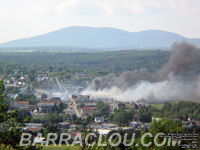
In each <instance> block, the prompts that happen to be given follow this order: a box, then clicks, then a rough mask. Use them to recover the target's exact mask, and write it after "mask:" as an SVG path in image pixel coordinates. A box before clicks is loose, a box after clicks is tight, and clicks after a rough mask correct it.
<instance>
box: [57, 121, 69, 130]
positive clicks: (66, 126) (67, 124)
mask: <svg viewBox="0 0 200 150" xmlns="http://www.w3.org/2000/svg"><path fill="white" fill-rule="evenodd" d="M58 126H59V127H60V128H62V129H69V127H70V123H69V122H61V123H59V124H58Z"/></svg>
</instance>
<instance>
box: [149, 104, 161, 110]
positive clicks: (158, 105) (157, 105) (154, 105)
mask: <svg viewBox="0 0 200 150" xmlns="http://www.w3.org/2000/svg"><path fill="white" fill-rule="evenodd" d="M151 107H154V108H157V109H162V107H163V104H151Z"/></svg>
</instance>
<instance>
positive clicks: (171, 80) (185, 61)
mask: <svg viewBox="0 0 200 150" xmlns="http://www.w3.org/2000/svg"><path fill="white" fill-rule="evenodd" d="M83 94H89V95H91V96H92V97H94V98H114V99H117V100H124V101H126V100H128V101H129V100H136V99H145V100H146V101H148V102H150V103H151V102H163V101H175V100H192V101H200V49H199V48H197V47H195V46H194V45H192V44H189V43H186V42H182V43H175V44H173V45H172V53H171V56H170V58H169V61H168V62H167V63H166V64H164V66H163V67H162V68H161V69H159V70H158V71H157V72H155V73H150V72H148V71H147V69H139V70H135V71H132V72H131V71H127V72H124V73H122V74H121V75H120V76H115V75H114V74H109V75H107V76H104V77H98V78H95V79H94V80H93V81H92V82H91V84H90V85H89V86H88V88H87V89H86V90H85V91H84V92H83Z"/></svg>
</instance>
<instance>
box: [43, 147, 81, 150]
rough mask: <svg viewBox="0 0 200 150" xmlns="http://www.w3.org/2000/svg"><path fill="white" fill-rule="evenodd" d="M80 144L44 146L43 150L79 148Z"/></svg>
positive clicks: (72, 149) (71, 149) (76, 149)
mask: <svg viewBox="0 0 200 150" xmlns="http://www.w3.org/2000/svg"><path fill="white" fill-rule="evenodd" d="M79 149H80V148H79V146H44V147H43V150H79Z"/></svg>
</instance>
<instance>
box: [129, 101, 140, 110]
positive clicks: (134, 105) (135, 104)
mask: <svg viewBox="0 0 200 150" xmlns="http://www.w3.org/2000/svg"><path fill="white" fill-rule="evenodd" d="M129 106H130V107H131V108H132V109H138V108H139V105H138V104H137V103H135V102H131V103H130V105H129Z"/></svg>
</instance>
